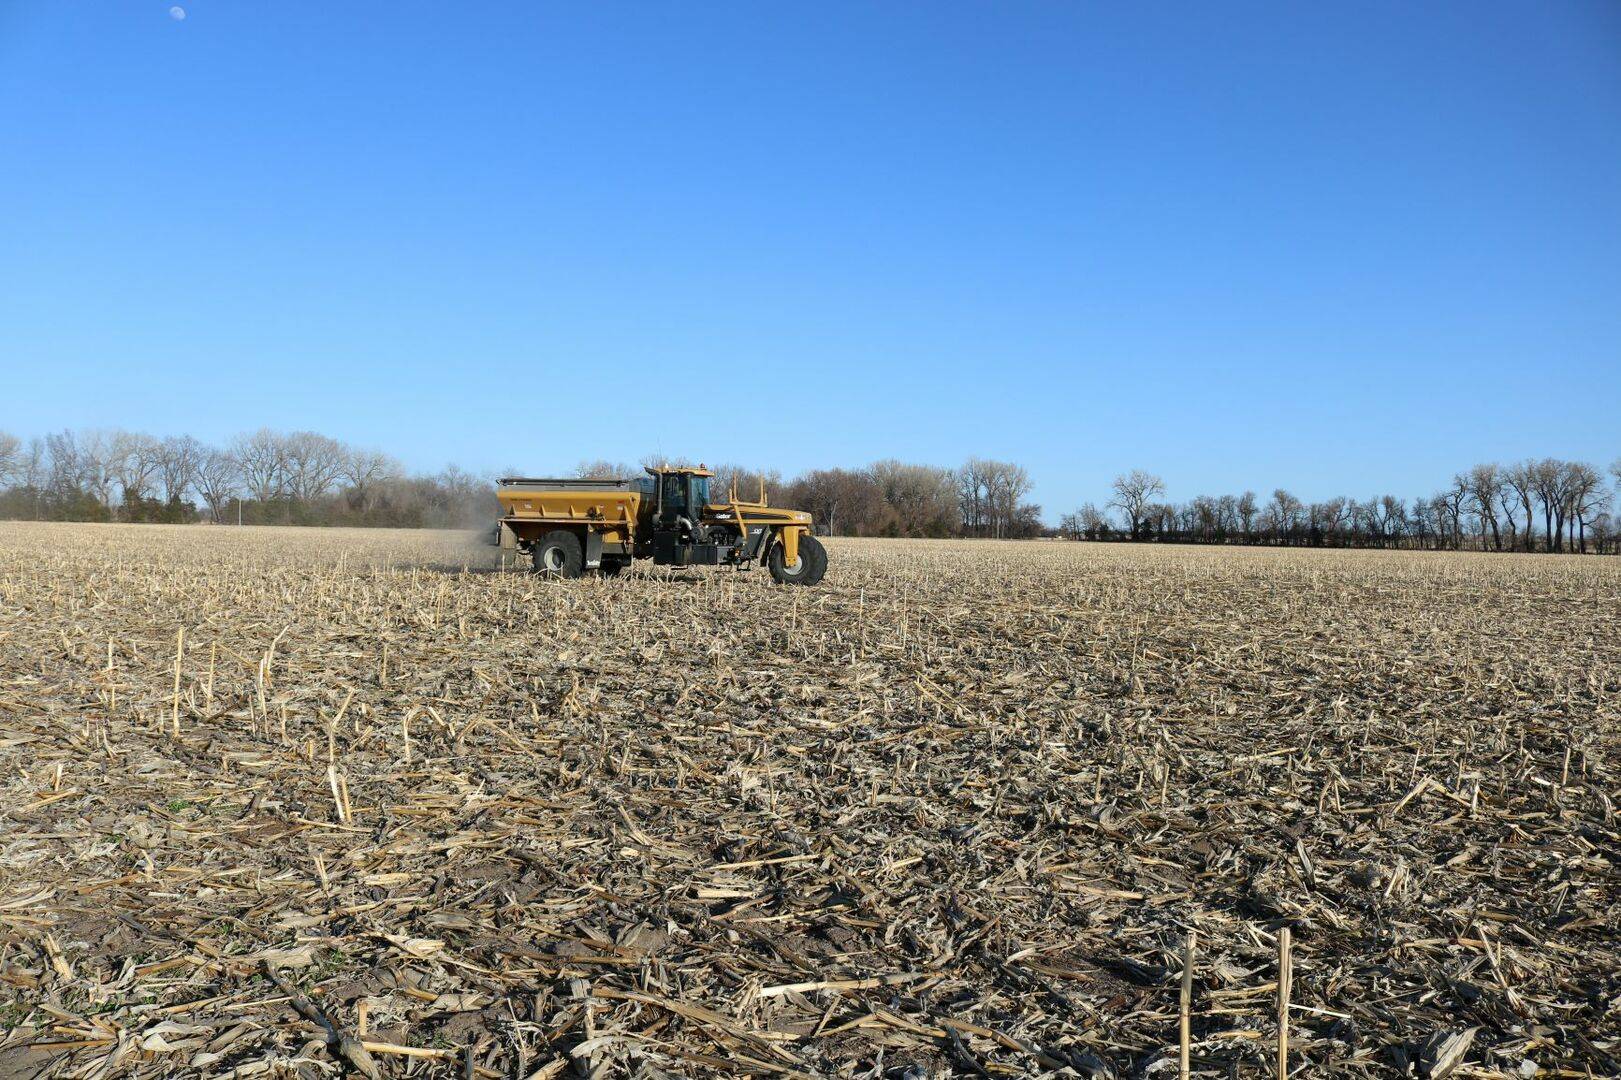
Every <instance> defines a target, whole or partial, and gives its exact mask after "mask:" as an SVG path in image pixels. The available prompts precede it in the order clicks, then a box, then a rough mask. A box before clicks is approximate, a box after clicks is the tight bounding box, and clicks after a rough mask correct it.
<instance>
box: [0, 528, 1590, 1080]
mask: <svg viewBox="0 0 1621 1080" xmlns="http://www.w3.org/2000/svg"><path fill="white" fill-rule="evenodd" d="M829 550H830V554H831V560H832V569H831V570H830V572H829V574H828V576H827V580H826V583H825V584H824V585H823V586H822V587H820V588H815V589H787V588H781V587H776V586H773V585H772V584H771V583H770V581H769V579H768V578H767V577H766V576H765V575H764V574H763V573H752V574H736V573H733V572H730V571H725V572H718V573H717V572H714V571H709V572H693V573H689V574H683V575H666V574H665V573H664V572H662V571H659V572H656V573H655V572H652V571H642V570H638V571H637V572H636V573H634V574H631V575H629V576H627V577H624V578H621V579H616V580H595V579H591V580H581V581H573V582H551V581H543V580H538V579H536V578H534V577H532V576H530V575H528V574H525V573H521V572H516V571H514V570H506V571H499V572H497V571H492V569H491V561H492V559H493V558H494V557H495V556H494V552H493V549H489V548H482V547H479V546H477V545H476V544H474V543H473V542H472V541H471V540H470V539H469V538H467V537H465V536H462V535H455V534H443V533H440V534H433V533H414V532H387V531H339V530H294V529H285V530H278V529H251V528H250V529H241V530H237V529H210V528H202V527H191V528H186V527H178V528H163V527H139V526H127V527H120V526H49V525H25V524H7V525H0V766H3V774H4V778H3V780H0V784H3V789H0V790H3V792H4V796H3V800H4V801H3V806H0V810H3V815H4V816H3V824H0V940H3V946H0V1003H3V1004H0V1008H3V1009H4V1013H3V1018H4V1029H5V1032H6V1033H5V1035H4V1037H3V1041H0V1076H4V1077H11V1076H27V1075H35V1074H40V1075H50V1076H73V1077H86V1078H99V1077H110V1076H127V1075H140V1076H156V1075H198V1076H204V1075H206V1076H222V1075H240V1076H291V1075H303V1076H310V1077H315V1076H326V1075H338V1074H340V1073H345V1072H346V1073H350V1074H355V1075H371V1076H376V1075H385V1076H405V1075H411V1076H469V1075H471V1076H485V1077H520V1076H541V1077H551V1076H649V1077H656V1076H726V1075H733V1076H769V1075H782V1076H848V1077H910V1078H920V1077H935V1076H1036V1075H1063V1076H1076V1075H1078V1076H1118V1077H1126V1076H1141V1075H1160V1076H1175V1075H1176V1074H1177V1071H1178V1053H1179V1031H1178V1028H1179V1024H1178V1012H1179V996H1180V993H1181V986H1182V971H1183V957H1184V955H1185V953H1184V950H1185V946H1186V943H1187V941H1188V939H1189V934H1190V931H1196V932H1197V944H1196V948H1195V950H1194V953H1193V966H1192V978H1191V1000H1190V1006H1189V1028H1190V1036H1189V1042H1190V1047H1189V1055H1190V1065H1191V1070H1192V1073H1193V1074H1194V1075H1199V1076H1230V1075H1243V1076H1255V1075H1263V1074H1271V1073H1272V1072H1273V1071H1274V1070H1275V1069H1276V1055H1277V1048H1276V1040H1277V1033H1278V1019H1277V1018H1278V996H1279V995H1278V981H1279V979H1278V974H1279V965H1278V938H1279V936H1280V931H1282V930H1283V928H1285V927H1287V928H1289V931H1290V935H1291V937H1292V942H1293V953H1292V964H1291V978H1290V979H1289V982H1290V984H1291V986H1290V1006H1289V1008H1288V1010H1287V1011H1288V1021H1289V1028H1288V1031H1289V1047H1288V1054H1289V1058H1288V1061H1289V1066H1290V1068H1291V1069H1292V1070H1294V1071H1295V1072H1296V1073H1297V1074H1298V1075H1305V1076H1393V1075H1434V1076H1440V1075H1454V1076H1515V1077H1519V1076H1532V1075H1556V1076H1588V1075H1594V1076H1608V1075H1615V1074H1616V1073H1617V1072H1618V1064H1617V1063H1618V1058H1621V975H1618V970H1621V946H1618V944H1617V939H1618V930H1621V926H1618V922H1621V889H1618V887H1617V885H1618V876H1617V866H1616V863H1617V858H1618V854H1621V848H1618V843H1617V841H1618V828H1621V827H1618V825H1617V822H1616V819H1615V807H1614V799H1615V797H1616V795H1615V792H1616V784H1617V770H1618V768H1621V765H1618V761H1621V759H1618V756H1617V751H1618V744H1621V707H1618V701H1621V618H1618V611H1621V561H1618V560H1600V559H1594V558H1576V557H1569V558H1552V557H1544V558H1539V557H1530V556H1495V557H1494V556H1486V555H1454V554H1432V553H1425V554H1414V553H1381V552H1346V551H1277V550H1259V549H1230V550H1222V549H1209V548H1207V549H1197V548H1153V547H1146V546H1141V547H1128V546H1106V545H1078V544H1061V543H1025V544H1011V543H1010V544H997V543H980V542H923V541H837V540H835V541H831V542H830V543H829ZM182 632H183V637H182ZM177 646H178V647H177ZM177 658H178V662H177Z"/></svg>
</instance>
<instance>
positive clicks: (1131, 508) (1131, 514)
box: [1109, 469, 1165, 536]
mask: <svg viewBox="0 0 1621 1080" xmlns="http://www.w3.org/2000/svg"><path fill="white" fill-rule="evenodd" d="M1110 486H1111V488H1112V489H1113V491H1114V498H1113V499H1111V500H1109V505H1110V506H1112V507H1114V508H1116V509H1117V510H1119V511H1120V512H1121V513H1123V514H1125V515H1126V520H1127V522H1128V523H1129V524H1130V526H1131V535H1132V536H1136V535H1137V532H1138V530H1139V529H1140V528H1141V527H1142V522H1143V516H1144V513H1143V512H1144V510H1146V509H1147V507H1148V503H1149V501H1150V500H1151V499H1153V497H1154V496H1155V495H1163V494H1165V481H1163V480H1161V479H1160V478H1159V477H1157V476H1155V475H1154V474H1153V473H1149V472H1144V471H1143V470H1141V469H1133V470H1131V471H1130V472H1129V473H1125V474H1124V475H1121V476H1117V477H1115V478H1114V483H1113V484H1112V485H1110Z"/></svg>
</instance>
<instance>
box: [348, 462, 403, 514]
mask: <svg viewBox="0 0 1621 1080" xmlns="http://www.w3.org/2000/svg"><path fill="white" fill-rule="evenodd" d="M402 471H403V470H402V469H401V468H400V464H399V462H397V461H395V460H394V459H393V458H391V457H389V456H388V455H387V454H385V453H383V452H382V451H381V450H350V451H348V452H347V453H345V454H344V455H343V462H342V464H341V465H340V467H339V471H338V475H339V476H340V477H341V478H342V479H343V482H344V483H346V484H348V485H349V487H350V489H351V491H352V492H353V493H354V498H355V501H356V502H357V503H359V505H360V509H361V511H362V512H365V511H368V510H370V509H371V506H372V500H373V499H374V498H375V497H376V494H377V487H378V485H379V484H381V483H383V482H384V481H385V480H388V479H390V478H391V477H395V476H398V475H399V474H400V473H401V472H402Z"/></svg>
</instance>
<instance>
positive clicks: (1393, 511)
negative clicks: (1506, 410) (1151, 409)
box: [1059, 458, 1621, 554]
mask: <svg viewBox="0 0 1621 1080" xmlns="http://www.w3.org/2000/svg"><path fill="white" fill-rule="evenodd" d="M1609 472H1610V476H1611V477H1612V478H1613V479H1614V480H1615V482H1616V484H1617V485H1621V460H1618V461H1616V462H1615V463H1614V464H1613V465H1611V466H1610V469H1609ZM1111 491H1112V498H1111V499H1110V500H1109V502H1108V505H1107V509H1100V508H1099V507H1098V506H1096V505H1095V504H1093V503H1087V504H1086V505H1084V506H1082V507H1081V508H1080V509H1079V510H1077V511H1075V512H1074V513H1071V514H1066V515H1064V517H1063V520H1062V521H1061V522H1060V524H1059V532H1060V534H1061V535H1064V536H1067V537H1070V538H1072V539H1086V540H1138V541H1161V542H1176V543H1203V544H1288V545H1306V546H1319V547H1404V548H1418V549H1435V550H1439V549H1451V550H1477V551H1546V552H1567V551H1568V552H1589V551H1592V552H1597V553H1599V554H1618V553H1621V520H1618V519H1617V518H1616V516H1615V515H1613V514H1612V513H1611V510H1612V508H1613V507H1614V506H1615V505H1616V504H1617V500H1618V498H1621V491H1616V492H1612V491H1611V490H1610V488H1609V484H1608V483H1607V480H1606V477H1605V475H1604V473H1603V472H1602V471H1601V470H1599V469H1598V468H1596V467H1594V466H1592V465H1589V464H1587V463H1586V462H1581V461H1560V460H1557V459H1554V458H1542V459H1540V460H1530V461H1523V462H1519V463H1517V464H1514V465H1506V466H1505V465H1497V464H1484V465H1476V466H1474V467H1473V468H1471V469H1468V470H1465V471H1463V472H1460V473H1458V474H1457V475H1455V476H1454V477H1453V478H1452V483H1451V484H1450V485H1448V486H1447V487H1445V488H1443V489H1441V490H1440V491H1437V492H1435V493H1434V494H1432V495H1430V496H1428V497H1425V498H1414V499H1411V500H1405V499H1402V498H1399V497H1397V496H1395V495H1376V496H1373V497H1370V498H1368V499H1363V500H1358V499H1353V498H1345V497H1343V496H1341V497H1335V498H1332V499H1325V500H1323V501H1321V502H1310V503H1308V502H1305V501H1303V500H1301V499H1299V498H1296V497H1295V496H1294V495H1292V494H1290V493H1289V492H1288V491H1286V490H1284V489H1283V488H1278V489H1276V490H1274V491H1273V492H1272V495H1271V496H1270V497H1269V498H1266V499H1264V500H1263V499H1261V498H1258V497H1257V496H1256V494H1255V492H1253V491H1246V492H1244V493H1243V494H1241V495H1197V496H1194V497H1193V498H1192V499H1189V500H1188V501H1187V502H1182V503H1177V502H1169V501H1165V500H1164V499H1163V496H1164V495H1165V482H1164V481H1163V480H1162V479H1160V478H1159V477H1158V476H1155V475H1154V474H1152V473H1148V472H1144V471H1142V470H1140V469H1134V470H1132V471H1131V472H1128V473H1124V474H1122V475H1120V476H1118V477H1116V478H1115V480H1114V483H1113V485H1112V486H1111ZM1110 510H1112V511H1115V512H1116V513H1118V515H1119V516H1118V517H1114V516H1111V514H1110V513H1109V512H1108V511H1110Z"/></svg>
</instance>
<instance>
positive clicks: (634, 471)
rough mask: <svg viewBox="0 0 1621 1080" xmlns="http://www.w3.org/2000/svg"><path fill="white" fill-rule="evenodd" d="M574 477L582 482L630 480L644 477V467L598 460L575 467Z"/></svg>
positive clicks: (584, 462)
mask: <svg viewBox="0 0 1621 1080" xmlns="http://www.w3.org/2000/svg"><path fill="white" fill-rule="evenodd" d="M574 475H575V477H577V478H578V479H581V480H606V479H610V478H618V479H622V480H624V479H630V480H634V479H635V478H636V477H638V476H641V475H643V471H642V466H640V465H627V464H625V463H624V462H622V461H608V460H606V459H604V458H596V459H594V460H591V461H582V462H580V463H579V464H578V465H576V466H575V467H574Z"/></svg>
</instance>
